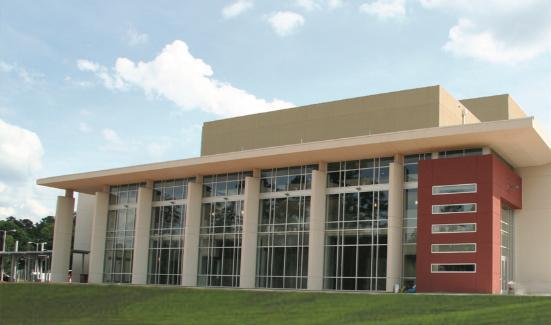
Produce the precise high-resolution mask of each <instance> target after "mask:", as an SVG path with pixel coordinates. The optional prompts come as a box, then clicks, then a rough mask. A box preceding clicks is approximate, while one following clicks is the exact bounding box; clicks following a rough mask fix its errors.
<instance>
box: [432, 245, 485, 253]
mask: <svg viewBox="0 0 551 325" xmlns="http://www.w3.org/2000/svg"><path fill="white" fill-rule="evenodd" d="M431 251H432V252H433V253H474V252H476V244H474V243H467V244H432V245H431Z"/></svg>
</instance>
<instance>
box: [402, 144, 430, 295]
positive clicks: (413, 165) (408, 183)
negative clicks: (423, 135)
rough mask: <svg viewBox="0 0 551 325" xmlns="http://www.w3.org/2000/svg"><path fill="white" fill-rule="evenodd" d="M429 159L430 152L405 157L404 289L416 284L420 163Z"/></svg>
mask: <svg viewBox="0 0 551 325" xmlns="http://www.w3.org/2000/svg"><path fill="white" fill-rule="evenodd" d="M429 159H432V153H430V152H425V153H420V154H413V155H407V156H404V222H403V228H402V229H403V237H402V287H403V288H412V287H413V286H415V283H416V282H415V277H416V274H415V273H416V264H417V206H418V201H417V188H418V183H417V181H418V180H419V161H421V160H429Z"/></svg>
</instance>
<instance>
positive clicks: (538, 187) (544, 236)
mask: <svg viewBox="0 0 551 325" xmlns="http://www.w3.org/2000/svg"><path fill="white" fill-rule="evenodd" d="M517 172H518V173H519V175H520V176H521V177H522V189H523V193H522V201H523V202H522V209H521V210H517V211H515V259H516V260H515V281H516V283H517V287H518V289H517V290H518V291H520V293H522V292H526V293H551V200H549V199H550V198H551V194H550V193H551V164H547V165H544V166H539V167H527V168H520V169H518V170H517Z"/></svg>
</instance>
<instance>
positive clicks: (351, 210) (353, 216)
mask: <svg viewBox="0 0 551 325" xmlns="http://www.w3.org/2000/svg"><path fill="white" fill-rule="evenodd" d="M344 204H345V205H344V221H356V220H358V193H346V194H345V200H344Z"/></svg>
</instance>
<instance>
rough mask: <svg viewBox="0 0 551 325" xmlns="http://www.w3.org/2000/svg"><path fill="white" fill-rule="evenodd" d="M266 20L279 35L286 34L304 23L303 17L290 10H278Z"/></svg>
mask: <svg viewBox="0 0 551 325" xmlns="http://www.w3.org/2000/svg"><path fill="white" fill-rule="evenodd" d="M268 22H269V23H270V25H272V28H273V29H274V31H275V32H276V33H277V34H278V35H279V36H282V37H284V36H287V35H289V34H291V33H293V32H294V31H295V30H296V29H297V28H299V27H301V26H302V25H304V17H302V16H301V15H299V14H297V13H295V12H291V11H278V12H276V13H273V14H272V15H270V17H269V18H268Z"/></svg>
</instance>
